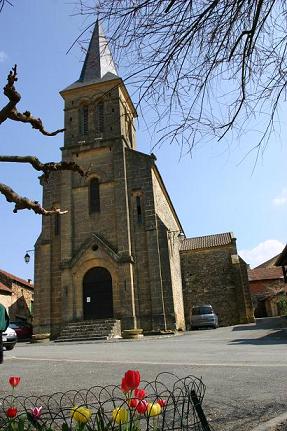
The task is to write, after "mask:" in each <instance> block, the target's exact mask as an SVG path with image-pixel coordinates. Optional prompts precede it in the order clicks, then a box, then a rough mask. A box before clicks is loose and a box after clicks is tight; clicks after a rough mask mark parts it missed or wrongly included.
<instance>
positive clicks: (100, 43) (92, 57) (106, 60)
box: [79, 20, 117, 83]
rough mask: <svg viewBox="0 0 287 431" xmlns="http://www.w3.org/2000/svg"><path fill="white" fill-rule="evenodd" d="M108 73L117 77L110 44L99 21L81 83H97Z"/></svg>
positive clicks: (90, 45)
mask: <svg viewBox="0 0 287 431" xmlns="http://www.w3.org/2000/svg"><path fill="white" fill-rule="evenodd" d="M108 72H110V73H112V74H113V75H117V72H116V68H115V65H114V62H113V58H112V54H111V51H110V49H109V46H108V42H107V40H106V38H105V35H104V33H103V30H102V28H101V25H100V23H99V21H98V20H97V21H96V24H95V28H94V31H93V34H92V38H91V41H90V44H89V48H88V51H87V54H86V58H85V62H84V65H83V68H82V72H81V75H80V79H79V81H80V82H83V83H84V82H87V83H88V82H91V81H96V80H99V79H102V78H103V77H104V76H105V75H106V73H108Z"/></svg>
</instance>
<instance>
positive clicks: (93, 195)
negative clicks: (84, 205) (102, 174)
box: [89, 178, 101, 214]
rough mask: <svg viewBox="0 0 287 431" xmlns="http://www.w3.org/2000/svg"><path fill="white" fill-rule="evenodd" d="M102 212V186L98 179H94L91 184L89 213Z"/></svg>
mask: <svg viewBox="0 0 287 431" xmlns="http://www.w3.org/2000/svg"><path fill="white" fill-rule="evenodd" d="M100 211H101V206H100V185H99V180H98V178H92V179H91V181H90V183H89V213H90V214H92V213H97V212H100Z"/></svg>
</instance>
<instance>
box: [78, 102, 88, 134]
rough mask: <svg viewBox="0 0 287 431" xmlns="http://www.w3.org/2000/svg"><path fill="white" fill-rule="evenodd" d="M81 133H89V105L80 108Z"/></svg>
mask: <svg viewBox="0 0 287 431" xmlns="http://www.w3.org/2000/svg"><path fill="white" fill-rule="evenodd" d="M79 125H80V134H81V135H87V134H88V131H89V108H88V106H82V107H81V108H80V122H79Z"/></svg>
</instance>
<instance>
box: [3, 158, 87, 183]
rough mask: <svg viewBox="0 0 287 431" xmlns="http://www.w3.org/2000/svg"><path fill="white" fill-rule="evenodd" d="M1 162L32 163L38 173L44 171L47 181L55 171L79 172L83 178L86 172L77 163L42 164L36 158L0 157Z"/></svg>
mask: <svg viewBox="0 0 287 431" xmlns="http://www.w3.org/2000/svg"><path fill="white" fill-rule="evenodd" d="M0 162H9V163H30V164H31V165H32V166H33V168H34V169H36V171H42V172H43V173H44V177H45V179H48V177H49V174H50V173H51V172H55V171H67V170H69V171H74V172H78V173H79V174H80V175H81V176H82V177H83V176H85V172H84V171H83V170H82V169H81V168H80V167H79V166H78V165H77V164H76V163H75V162H66V161H62V162H48V163H42V162H40V160H39V159H38V158H37V157H35V156H0Z"/></svg>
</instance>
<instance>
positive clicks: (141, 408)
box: [136, 400, 148, 415]
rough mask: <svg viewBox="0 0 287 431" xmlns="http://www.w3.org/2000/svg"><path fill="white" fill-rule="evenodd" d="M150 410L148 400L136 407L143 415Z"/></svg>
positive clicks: (142, 401) (140, 402)
mask: <svg viewBox="0 0 287 431" xmlns="http://www.w3.org/2000/svg"><path fill="white" fill-rule="evenodd" d="M147 408H148V403H147V401H146V400H140V401H139V402H138V404H137V406H136V410H137V412H138V413H140V414H141V415H143V414H145V412H146V411H147Z"/></svg>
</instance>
